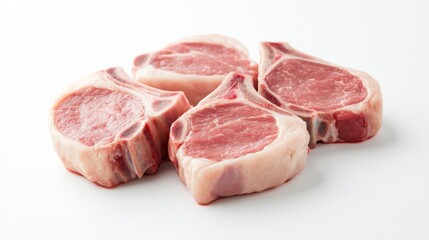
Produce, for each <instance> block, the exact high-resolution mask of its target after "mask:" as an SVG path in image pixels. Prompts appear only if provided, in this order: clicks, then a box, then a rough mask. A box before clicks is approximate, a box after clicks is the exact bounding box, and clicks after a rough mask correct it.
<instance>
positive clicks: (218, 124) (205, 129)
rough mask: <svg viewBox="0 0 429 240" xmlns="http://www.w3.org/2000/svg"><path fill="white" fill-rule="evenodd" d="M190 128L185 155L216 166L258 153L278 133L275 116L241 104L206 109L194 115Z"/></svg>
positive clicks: (191, 118) (220, 105) (221, 105)
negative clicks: (204, 159) (205, 159)
mask: <svg viewBox="0 0 429 240" xmlns="http://www.w3.org/2000/svg"><path fill="white" fill-rule="evenodd" d="M190 124H191V126H192V130H191V133H190V134H189V140H188V141H187V142H186V143H185V145H184V146H185V149H184V150H185V153H186V154H187V155H189V156H192V157H194V158H207V159H210V160H213V161H217V162H219V161H222V160H227V159H231V158H237V157H240V156H244V155H246V154H248V153H252V152H258V151H260V150H262V149H263V148H264V147H265V146H267V145H268V144H270V143H271V142H272V141H274V139H276V137H277V133H278V127H277V125H276V120H275V119H274V117H273V116H272V114H270V113H269V112H267V111H264V110H263V109H260V108H254V107H250V106H247V105H245V104H241V103H228V104H219V105H216V106H214V107H211V108H203V109H201V110H199V111H197V112H195V113H194V114H193V115H191V117H190Z"/></svg>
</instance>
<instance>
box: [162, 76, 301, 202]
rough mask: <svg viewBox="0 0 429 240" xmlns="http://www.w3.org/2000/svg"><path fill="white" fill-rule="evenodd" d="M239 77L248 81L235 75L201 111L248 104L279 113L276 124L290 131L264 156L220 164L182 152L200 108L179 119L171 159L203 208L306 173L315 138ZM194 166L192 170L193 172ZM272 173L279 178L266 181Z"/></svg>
mask: <svg viewBox="0 0 429 240" xmlns="http://www.w3.org/2000/svg"><path fill="white" fill-rule="evenodd" d="M234 75H235V76H243V75H241V74H236V73H230V74H229V75H228V76H227V77H226V79H229V81H228V80H225V81H223V82H222V84H221V85H220V86H219V87H218V88H217V89H216V90H215V91H214V92H212V93H211V94H210V95H208V96H207V97H206V98H205V99H204V100H202V101H201V102H200V103H199V104H198V105H197V107H206V106H207V107H209V106H211V105H213V104H217V103H220V102H223V103H224V102H225V101H228V102H241V101H242V100H243V99H246V100H247V101H248V102H247V104H249V105H250V106H253V107H257V108H262V109H265V110H267V111H270V112H276V113H278V114H273V117H275V119H276V124H277V125H278V126H279V127H280V126H281V127H284V128H286V130H280V129H279V130H278V131H279V132H278V135H277V137H276V139H275V140H274V141H273V142H271V143H270V144H268V145H267V146H265V147H264V148H263V149H262V150H261V151H257V152H253V153H248V154H245V155H242V156H240V157H237V158H233V159H229V160H223V161H220V162H216V161H212V160H209V159H205V158H193V157H190V156H187V155H186V154H185V152H184V149H183V147H182V146H183V143H185V142H186V139H187V138H188V136H189V133H190V131H191V126H189V123H188V120H187V116H189V115H191V114H193V112H195V111H198V108H193V109H191V110H189V111H188V112H187V113H185V114H184V115H183V116H182V117H181V118H179V119H178V120H177V121H176V122H175V123H174V124H173V125H172V127H171V131H170V140H169V156H170V159H171V161H172V162H173V164H174V166H175V167H176V169H177V171H178V174H179V177H180V179H181V180H182V181H183V182H184V183H185V184H186V185H187V187H188V188H189V190H190V191H191V192H192V194H193V197H194V199H195V200H196V201H197V203H199V204H202V205H205V204H209V203H211V202H212V201H214V200H216V199H218V198H219V197H226V196H230V195H236V194H248V193H252V192H260V191H263V190H266V189H269V188H273V187H276V186H278V185H281V184H282V183H284V182H286V181H287V180H289V179H291V178H292V177H294V176H295V175H297V174H298V173H299V172H300V171H301V170H302V169H303V168H304V166H305V162H306V160H307V155H308V141H309V135H308V132H307V131H306V125H305V122H304V121H302V120H301V119H300V118H299V117H297V116H295V115H292V114H290V113H289V112H287V111H285V110H283V109H281V108H279V107H276V106H274V105H273V104H272V103H270V102H269V101H268V100H266V99H264V98H262V97H261V96H260V95H259V94H258V93H257V92H256V90H255V89H254V88H253V86H252V83H251V77H249V76H246V77H244V78H241V77H234ZM255 99H256V100H255ZM273 152H274V153H275V154H274V155H272V156H271V157H269V158H267V157H264V155H266V154H268V153H273ZM285 158H287V159H285ZM179 159H180V160H179ZM275 159H278V161H276V160H275ZM179 161H180V163H179ZM249 161H250V162H249ZM249 163H250V165H249ZM190 164H192V167H189V166H190ZM259 164H260V167H259V171H258V172H255V171H254V169H252V166H253V167H254V166H255V165H259ZM273 164H274V165H275V166H274V165H273ZM273 166H274V167H273ZM273 169H274V170H273ZM237 171H238V172H237ZM272 171H275V176H276V177H275V179H272V178H266V177H265V176H266V175H267V174H272ZM231 174H232V175H233V176H232V175H231ZM219 176H220V178H219ZM237 178H239V179H237ZM225 181H226V182H228V186H223V182H225ZM240 181H247V182H252V183H254V184H256V185H258V187H256V188H252V187H247V186H241V185H240V184H239V182H240ZM207 182H209V184H207ZM204 183H205V184H204ZM229 185H232V188H231V189H223V187H229ZM222 186H223V187H222Z"/></svg>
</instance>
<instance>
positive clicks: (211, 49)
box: [133, 35, 258, 105]
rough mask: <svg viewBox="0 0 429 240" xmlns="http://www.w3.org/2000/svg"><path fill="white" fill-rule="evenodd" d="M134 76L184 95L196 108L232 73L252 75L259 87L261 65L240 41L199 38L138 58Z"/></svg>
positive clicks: (135, 61) (227, 38)
mask: <svg viewBox="0 0 429 240" xmlns="http://www.w3.org/2000/svg"><path fill="white" fill-rule="evenodd" d="M133 72H134V75H135V78H136V79H137V80H138V81H140V82H142V83H144V84H146V85H149V86H153V87H156V88H159V89H164V90H173V91H183V92H184V93H185V95H186V97H187V98H188V99H189V102H190V103H191V104H192V105H196V104H197V103H198V102H199V101H200V100H201V99H202V98H204V97H205V96H207V95H208V94H209V93H211V92H212V91H213V90H214V89H215V88H216V87H217V86H219V84H220V83H221V82H222V80H223V79H224V78H225V76H226V75H227V74H228V73H230V72H238V73H243V74H248V75H251V76H252V77H253V79H254V81H255V87H256V78H257V74H258V65H257V64H256V63H254V62H253V61H252V60H250V59H249V57H248V54H247V50H246V48H245V47H244V46H243V45H242V44H241V43H240V42H238V41H237V40H235V39H233V38H230V37H226V36H221V35H199V36H193V37H188V38H185V39H182V40H181V41H179V42H176V43H173V44H170V45H168V46H167V47H165V48H164V49H162V50H160V51H158V52H155V53H148V54H143V55H140V56H138V57H137V58H136V59H135V60H134V69H133Z"/></svg>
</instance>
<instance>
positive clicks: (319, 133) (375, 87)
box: [258, 42, 382, 148]
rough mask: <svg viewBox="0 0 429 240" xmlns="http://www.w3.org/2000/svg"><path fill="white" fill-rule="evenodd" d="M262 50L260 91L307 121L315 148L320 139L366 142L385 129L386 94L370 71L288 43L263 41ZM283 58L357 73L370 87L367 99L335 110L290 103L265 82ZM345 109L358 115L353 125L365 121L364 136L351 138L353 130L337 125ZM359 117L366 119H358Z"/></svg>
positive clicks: (366, 86)
mask: <svg viewBox="0 0 429 240" xmlns="http://www.w3.org/2000/svg"><path fill="white" fill-rule="evenodd" d="M260 52H261V63H260V65H259V74H258V79H259V84H258V91H259V93H260V94H261V95H262V96H264V97H265V98H267V99H269V100H270V101H271V102H272V103H274V104H276V105H277V106H279V107H282V108H285V109H287V110H288V111H290V112H292V113H294V114H297V115H298V116H300V117H301V118H302V119H303V120H304V121H306V122H307V128H308V131H309V132H310V136H311V139H310V144H309V146H310V147H311V148H314V147H315V146H316V143H317V142H319V141H320V142H327V143H331V142H360V141H365V140H367V139H369V138H372V137H373V136H375V135H376V133H377V132H378V131H379V129H380V128H381V124H382V94H381V90H380V85H379V84H378V82H377V81H376V80H375V79H374V78H373V77H371V76H370V75H369V74H367V73H365V72H362V71H359V70H354V69H351V68H347V67H343V66H340V65H336V64H332V63H330V62H328V61H325V60H322V59H319V58H316V57H313V56H310V55H308V54H305V53H302V52H300V51H298V50H296V49H294V48H293V47H291V46H290V45H289V44H288V43H273V42H262V43H261V44H260ZM285 54H286V55H285ZM283 59H301V60H305V61H309V62H314V63H319V64H326V65H329V66H333V67H336V68H339V69H343V70H345V71H347V72H349V73H350V74H352V75H354V76H357V77H358V78H359V79H360V80H361V81H362V83H363V85H364V86H365V88H366V90H367V95H366V97H365V99H363V100H362V101H361V102H359V103H356V104H352V105H347V106H343V107H340V108H337V109H335V110H334V111H332V112H322V111H316V110H313V109H308V108H305V107H302V106H297V105H294V104H291V103H286V102H285V101H283V100H281V99H280V97H279V96H278V95H277V94H276V93H274V92H273V91H272V90H271V89H270V88H269V86H268V85H267V83H266V82H265V76H267V75H268V74H269V73H270V71H271V70H272V69H274V68H275V67H276V66H277V64H279V63H280V62H281V61H283ZM344 112H345V113H351V115H354V117H351V118H350V120H349V124H355V125H356V124H357V123H356V122H355V123H352V122H353V121H359V122H361V123H360V125H361V126H364V128H365V129H366V130H365V131H362V132H361V133H360V137H358V138H354V139H353V138H347V135H348V134H347V133H346V132H347V131H349V130H347V129H346V128H347V127H345V128H343V133H341V132H342V130H341V128H340V129H338V128H337V126H336V122H337V120H338V119H336V120H334V121H332V120H333V119H334V118H335V117H334V116H338V115H339V114H340V113H344ZM362 116H363V117H362ZM357 118H359V119H362V120H357ZM352 119H354V120H352ZM324 120H331V122H330V123H329V122H328V121H324ZM358 125H359V124H358ZM344 126H346V125H344ZM360 128H362V127H360ZM342 135H343V136H344V138H341V136H342Z"/></svg>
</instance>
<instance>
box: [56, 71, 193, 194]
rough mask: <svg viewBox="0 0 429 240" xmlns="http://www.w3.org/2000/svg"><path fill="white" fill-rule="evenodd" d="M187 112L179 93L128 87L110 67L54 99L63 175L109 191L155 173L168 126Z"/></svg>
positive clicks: (134, 84)
mask: <svg viewBox="0 0 429 240" xmlns="http://www.w3.org/2000/svg"><path fill="white" fill-rule="evenodd" d="M189 108H190V105H189V102H188V101H187V99H186V97H185V96H184V94H183V93H181V92H168V91H162V90H158V89H154V88H152V87H148V86H145V85H142V84H140V83H137V82H133V81H132V80H131V79H130V78H129V76H128V75H126V74H125V72H124V71H123V70H122V69H121V68H110V69H107V70H103V71H99V72H96V73H95V74H94V75H92V76H90V77H88V78H86V79H83V80H82V81H80V82H78V83H77V84H75V85H74V86H73V87H71V89H70V90H69V91H68V92H67V93H66V94H64V95H63V96H62V97H60V98H59V99H58V100H57V102H56V103H55V104H54V106H53V108H52V111H51V135H52V139H53V142H54V147H55V150H56V152H57V153H58V155H59V157H60V158H61V160H62V162H63V164H64V166H65V167H66V168H67V169H68V170H70V171H72V172H75V173H78V174H81V175H83V176H84V177H86V178H87V179H89V180H90V181H92V182H94V183H96V184H99V185H101V186H103V187H108V188H111V187H115V186H116V185H118V184H120V183H124V182H128V181H129V180H131V179H134V178H137V177H139V178H140V177H142V176H143V174H145V173H146V174H152V173H155V172H156V171H157V170H158V166H159V164H160V162H161V159H162V157H164V156H166V155H167V146H168V134H169V128H170V125H171V124H172V123H173V122H174V121H175V120H176V119H177V118H178V117H179V116H180V115H182V114H183V113H184V112H186V111H187V110H188V109H189Z"/></svg>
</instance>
